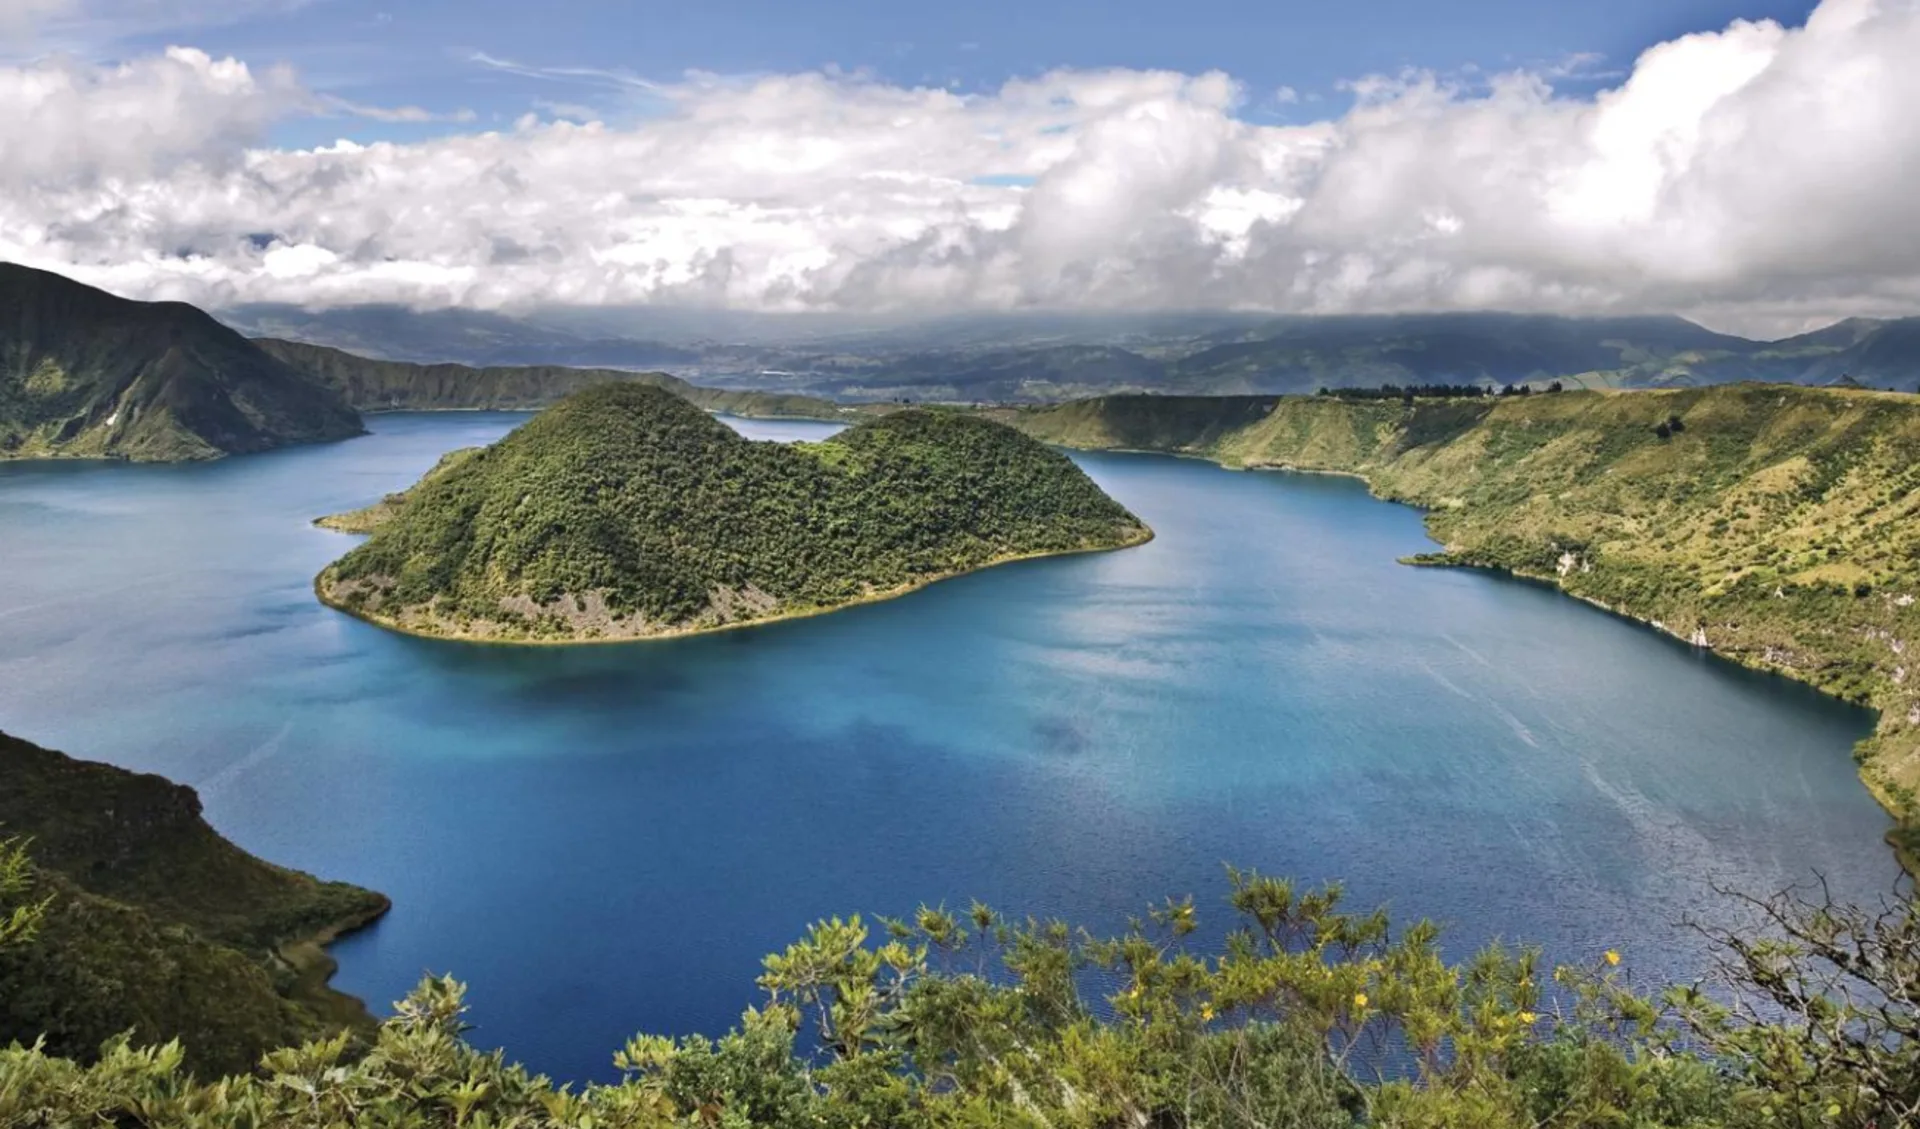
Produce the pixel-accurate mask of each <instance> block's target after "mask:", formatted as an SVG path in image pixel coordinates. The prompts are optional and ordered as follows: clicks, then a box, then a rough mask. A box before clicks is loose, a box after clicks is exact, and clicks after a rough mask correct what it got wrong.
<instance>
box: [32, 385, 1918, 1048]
mask: <svg viewBox="0 0 1920 1129" xmlns="http://www.w3.org/2000/svg"><path fill="white" fill-rule="evenodd" d="M520 418H521V417H516V416H510V415H490V414H447V415H437V416H423V415H390V416H378V417H374V418H373V419H372V420H371V426H372V427H373V431H374V434H373V435H371V436H368V437H366V438H361V439H355V440H352V441H349V442H345V443H340V444H335V445H331V446H324V447H313V448H304V449H297V450H291V451H284V452H279V453H275V454H269V455H260V456H252V457H248V458H237V459H231V460H227V461H224V462H220V463H215V464H210V465H203V466H184V467H137V466H123V465H86V464H68V465H48V464H41V465H0V727H4V728H5V729H7V730H9V731H11V732H14V733H17V734H19V735H21V736H25V737H28V738H30V739H33V740H37V741H40V742H42V743H44V744H49V745H53V746H55V747H59V748H63V749H66V750H68V751H70V752H73V753H76V754H79V755H83V756H87V757H90V758H94V759H102V760H108V761H112V762H114V763H117V764H121V765H125V766H128V767H130V768H136V769H143V770H149V771H157V772H161V773H165V774H166V775H169V776H171V777H174V778H175V779H178V780H182V781H185V782H187V783H190V784H193V785H195V786H196V787H198V788H199V789H200V791H201V793H202V795H203V796H204V797H205V800H206V806H207V812H208V815H209V817H210V818H211V819H212V821H213V822H214V824H215V825H216V826H217V827H219V828H220V830H222V831H223V832H225V833H226V834H227V835H229V836H231V837H232V838H234V839H235V840H237V841H238V842H240V843H241V844H242V845H244V846H245V847H247V848H248V849H250V850H253V851H255V852H257V853H260V854H262V855H264V856H266V857H268V858H271V859H274V860H275V861H279V862H283V863H286V864H289V865H294V866H298V867H301V868H303V869H307V870H311V871H314V872H317V873H320V874H324V875H327V876H330V877H337V878H344V879H349V880H352V881H356V882H360V883H362V884H365V885H368V886H372V887H376V888H378V889H381V890H384V891H386V892H388V893H389V894H391V895H392V896H393V899H394V902H395V909H394V911H393V913H392V915H391V916H390V917H389V918H388V919H387V920H385V921H384V922H382V923H381V924H380V925H379V926H378V927H376V928H375V929H373V930H371V931H369V932H367V933H364V934H362V935H360V936H357V937H355V938H352V939H349V940H348V941H346V942H344V943H343V944H341V945H339V946H337V948H336V952H337V954H338V956H339V957H340V959H341V963H342V971H341V974H340V977H339V980H338V983H339V984H340V986H341V987H343V988H345V989H347V990H349V991H353V992H356V993H358V994H361V995H364V996H366V997H367V998H368V999H370V1000H372V1001H374V1002H376V1004H384V1003H385V1002H386V1001H389V1000H392V999H394V998H396V997H398V996H399V995H400V994H402V993H403V992H404V991H405V990H406V989H407V988H408V986H409V985H411V984H412V983H413V982H414V981H415V980H416V979H417V978H418V977H419V976H420V975H421V974H422V973H424V972H427V971H444V970H451V971H453V972H455V973H456V974H457V975H459V976H460V977H462V978H463V979H466V980H468V981H470V982H471V983H472V984H473V986H474V994H473V1000H474V1003H475V1019H476V1020H477V1021H478V1023H479V1024H480V1025H481V1026H480V1029H479V1031H478V1032H477V1033H476V1035H477V1037H478V1038H480V1039H482V1040H483V1041H490V1042H497V1043H499V1044H502V1045H504V1046H506V1047H507V1048H508V1050H509V1051H510V1052H511V1053H512V1054H513V1055H514V1056H516V1057H518V1058H521V1059H523V1060H525V1061H528V1062H529V1063H530V1064H531V1065H533V1066H535V1067H537V1068H539V1069H542V1070H546V1071H549V1072H553V1073H556V1074H558V1075H560V1076H564V1077H583V1076H588V1075H601V1076H604V1075H605V1074H607V1073H608V1058H609V1056H610V1055H611V1053H612V1052H613V1050H614V1049H615V1048H617V1047H618V1046H619V1045H620V1044H621V1043H622V1041H623V1040H624V1039H625V1038H626V1037H627V1036H629V1035H631V1034H632V1033H634V1032H635V1031H637V1030H641V1029H647V1030H652V1031H662V1032H688V1031H694V1030H706V1031H718V1030H721V1029H724V1028H725V1027H726V1026H727V1025H728V1024H729V1023H731V1022H732V1021H733V1019H734V1018H735V1017H736V1016H737V1015H738V1013H739V1011H740V1010H741V1009H742V1008H743V1007H744V1006H746V1005H748V1004H750V1003H755V1002H757V1000H758V997H757V994H756V991H755V989H754V987H753V980H754V977H755V975H756V973H757V971H758V962H759V958H760V956H761V954H763V953H765V952H768V951H771V950H774V949H776V948H778V947H780V946H782V945H784V944H785V943H786V942H788V941H790V940H791V939H793V938H794V937H795V936H797V935H798V934H799V932H800V931H801V929H802V928H803V927H804V926H805V924H806V923H807V922H808V921H810V920H812V919H815V918H818V917H820V916H823V915H827V914H833V913H845V912H848V911H867V912H883V913H902V912H906V911H909V910H911V909H912V908H913V907H914V905H915V904H917V903H918V902H920V901H922V900H926V901H939V900H945V901H947V902H948V903H949V904H961V905H964V904H965V903H966V902H967V901H968V900H969V899H971V898H974V897H978V898H981V899H984V900H986V901H989V902H991V903H994V904H996V905H999V906H1001V907H1002V908H1005V909H1009V910H1013V911H1017V912H1020V913H1034V914H1041V915H1062V916H1066V917H1069V918H1071V919H1074V920H1076V921H1081V922H1085V923H1088V924H1091V925H1095V926H1103V927H1114V926H1117V925H1119V924H1121V923H1122V922H1123V921H1124V920H1125V918H1126V917H1127V916H1129V915H1131V914H1134V913H1137V912H1139V911H1140V910H1142V909H1144V908H1145V907H1146V905H1147V904H1148V903H1149V902H1153V901H1157V900H1159V899H1160V898H1161V897H1163V896H1165V895H1168V894H1183V893H1192V894H1194V895H1196V897H1197V899H1198V901H1199V904H1200V905H1201V906H1202V908H1203V910H1204V911H1209V912H1211V913H1212V914H1213V917H1214V920H1216V921H1217V920H1219V919H1220V917H1221V914H1220V912H1219V910H1218V907H1219V904H1220V895H1221V892H1222V891H1223V889H1224V881H1223V879H1222V876H1221V864H1222V863H1223V862H1227V861H1231V862H1234V863H1236V864H1239V865H1242V866H1255V867H1259V868H1261V869H1262V870H1266V871H1270V872H1277V873H1286V874H1292V875H1296V876H1299V877H1301V878H1304V879H1309V880H1316V881H1317V880H1326V879H1335V878H1337V879H1342V880H1345V881H1346V882H1347V884H1348V888H1349V890H1350V893H1351V898H1352V901H1353V904H1354V905H1355V906H1357V907H1361V908H1371V907H1372V906H1374V905H1375V904H1379V903H1386V904H1389V905H1390V906H1391V907H1392V908H1393V910H1394V912H1395V913H1396V915H1397V916H1399V917H1402V918H1411V917H1414V916H1421V915H1431V916H1434V917H1437V918H1439V919H1442V920H1443V921H1445V922H1446V923H1447V924H1448V926H1449V928H1450V933H1449V936H1450V938H1451V946H1452V950H1453V951H1454V952H1456V953H1459V954H1462V955H1464V954H1465V952H1466V951H1468V950H1470V949H1472V948H1474V947H1477V946H1478V945H1479V944H1481V943H1483V942H1485V941H1487V940H1489V939H1492V938H1495V937H1505V938H1509V939H1512V938H1521V939H1527V940H1532V941H1537V942H1539V943H1542V944H1544V945H1545V946H1546V947H1547V948H1548V950H1549V954H1550V955H1551V956H1553V957H1556V958H1560V959H1568V960H1583V961H1584V960H1589V959H1591V958H1592V957H1593V955H1594V954H1595V953H1597V952H1598V951H1600V950H1601V949H1603V948H1607V947H1617V948H1620V949H1622V950H1623V951H1624V952H1625V953H1626V955H1627V958H1628V961H1629V962H1630V964H1631V966H1632V967H1633V968H1634V969H1635V972H1636V974H1637V975H1639V976H1642V977H1644V978H1647V979H1653V978H1657V977H1662V976H1690V975H1692V974H1694V973H1696V972H1698V971H1699V970H1700V969H1701V968H1702V967H1703V962H1704V956H1703V953H1702V952H1701V950H1700V949H1699V947H1698V945H1697V943H1696V942H1695V941H1694V940H1693V939H1692V938H1691V937H1690V935H1688V934H1687V933H1685V932H1683V931H1681V930H1679V929H1677V928H1676V923H1677V922H1678V921H1679V919H1680V918H1681V917H1682V915H1683V914H1685V913H1687V912H1690V911H1691V912H1697V913H1706V914H1709V915H1711V914H1714V913H1716V912H1718V906H1719V905H1720V903H1719V902H1718V901H1717V900H1716V899H1715V898H1714V897H1713V895H1711V894H1710V893H1708V892H1707V890H1706V884H1707V883H1708V882H1709V881H1720V882H1723V883H1728V884H1732V885H1734V886H1738V887H1741V888H1743V889H1746V890H1750V891H1756V892H1766V891H1771V890H1773V889H1776V888H1778V887H1781V886H1784V885H1786V884H1788V883H1791V882H1795V881H1806V880H1809V879H1810V878H1811V877H1812V876H1813V874H1814V872H1815V871H1816V870H1817V871H1819V872H1821V873H1823V874H1825V875H1826V876H1827V878H1828V879H1829V880H1830V881H1831V882H1832V883H1833V885H1834V886H1835V888H1836V890H1837V891H1838V892H1839V893H1841V894H1842V895H1843V896H1852V897H1858V898H1871V897H1875V896H1877V895H1878V894H1880V893H1881V892H1883V891H1885V890H1886V889H1889V888H1890V887H1891V885H1892V883H1893V881H1894V878H1895V874H1896V868H1895V866H1894V864H1893V862H1892V859H1891V857H1890V855H1889V854H1888V852H1887V850H1886V848H1885V847H1884V846H1883V845H1882V844H1881V842H1880V835H1881V833H1882V832H1883V831H1884V830H1885V828H1886V826H1887V820H1886V818H1885V817H1884V816H1883V815H1882V813H1881V812H1880V810H1879V809H1878V808H1877V807H1876V806H1875V805H1874V803H1873V802H1872V800H1871V799H1869V798H1868V796H1867V794H1866V792H1865V791H1864V789H1863V788H1862V787H1861V786H1860V784H1859V782H1858V781H1857V780H1856V779H1855V776H1854V770H1853V766H1852V764H1851V762H1850V760H1849V757H1848V751H1849V747H1850V746H1851V744H1852V743H1853V741H1855V740H1856V739H1858V738H1859V737H1860V736H1862V735H1863V734H1865V733H1866V732H1867V730H1868V729H1869V728H1870V725H1871V720H1872V719H1871V717H1870V716H1869V715H1868V714H1866V713H1864V712H1862V711H1858V710H1854V709H1850V708H1846V707H1843V706H1840V705H1837V704H1835V703H1832V702H1829V701H1826V700H1824V699H1821V698H1819V697H1817V696H1816V695H1814V694H1812V693H1811V692H1809V691H1806V690H1803V689H1801V688H1799V687H1796V686H1793V685H1791V684H1789V683H1786V682H1783V681H1780V680H1776V679H1771V678H1766V677H1762V676H1757V675H1753V674H1749V673H1745V672H1742V671H1739V670H1737V669H1734V668H1732V667H1730V666H1728V665H1727V664H1724V663H1721V662H1718V661H1715V660H1712V659H1710V658H1707V657H1704V656H1701V655H1699V654H1696V653H1695V652H1693V651H1690V650H1689V649H1687V648H1686V647H1684V646H1681V645H1679V644H1677V643H1676V642H1674V641H1673V640H1670V639H1667V638H1664V637H1662V636H1659V635H1656V634H1654V633H1652V632H1650V631H1647V630H1645V629H1642V628H1640V627H1638V626H1636V625H1633V624H1630V623H1627V622H1624V621H1621V620H1618V619H1615V618H1612V617H1610V616H1607V615H1605V614H1603V613H1601V612H1598V611H1595V610H1593V609H1591V608H1589V607H1586V606H1585V605H1582V604H1579V603H1577V602H1575V601H1572V600H1568V599H1566V598H1564V597H1561V596H1559V595H1557V594H1555V593H1553V592H1551V591H1548V590H1546V589H1543V588H1540V587H1535V586H1530V585H1526V584H1520V583H1515V582H1512V581H1507V580H1502V579H1499V578H1496V577H1492V576H1487V575H1481V574H1475V573H1469V572H1457V571H1443V570H1433V569H1415V568H1408V567H1405V566H1402V565H1399V564H1396V563H1395V561H1396V558H1398V557H1400V556H1402V555H1405V554H1407V553H1410V552H1417V551H1420V550H1422V549H1423V548H1425V547H1427V545H1428V542H1427V540H1426V538H1425V536H1424V535H1423V533H1422V530H1421V526H1420V520H1419V516H1418V515H1417V514H1416V513H1414V512H1413V511H1411V510H1408V509H1405V508H1402V507H1398V506H1393V505H1389V504H1385V503H1382V502H1378V501H1375V500H1373V499H1371V498H1369V497H1368V496H1367V494H1366V492H1365V490H1364V489H1363V488H1362V487H1361V486H1360V485H1359V484H1358V483H1356V482H1352V481H1348V480H1344V479H1335V478H1319V477H1307V476H1293V475H1277V474H1236V473H1232V472H1228V471H1224V470H1221V469H1219V468H1216V467H1213V466H1210V465H1206V464H1202V463H1198V462H1190V461H1179V460H1173V459H1165V458H1156V457H1149V456H1135V455H1111V456H1106V455H1088V456H1081V457H1080V462H1081V464H1082V465H1083V466H1085V467H1086V468H1087V470H1088V471H1089V472H1090V473H1091V474H1093V475H1094V477H1095V478H1096V479H1098V480H1099V481H1100V483H1101V484H1102V485H1103V486H1105V487H1106V488H1107V489H1108V490H1109V491H1110V492H1111V493H1112V494H1113V495H1114V496H1115V497H1117V498H1119V499H1120V500H1121V501H1122V502H1124V503H1125V504H1126V505H1128V506H1129V507H1131V508H1132V509H1133V510H1134V511H1135V512H1137V513H1138V514H1140V515H1141V516H1142V517H1143V518H1145V519H1146V520H1147V521H1148V522H1149V523H1151V524H1152V525H1153V526H1154V528H1155V529H1156V530H1157V531H1158V533H1159V537H1158V539H1157V540H1155V541H1154V542H1152V543H1151V544H1149V545H1146V546H1143V547H1140V548H1136V549H1130V550H1126V551H1123V552H1118V553H1111V554H1104V555H1096V556H1087V557H1076V558H1063V559H1055V560H1047V561H1035V562H1028V563H1023V564H1017V565H1012V566H1008V567H1004V568H1000V569H994V570H990V571H988V572H984V573H980V574H976V575H974V576H970V577H965V578H962V579H958V580H954V581H950V582H947V583H943V584H939V585H935V586H934V587H932V588H929V589H927V590H924V591H922V592H919V593H916V594H914V595H912V596H910V597H907V598H905V599H901V600H897V601H893V602H891V603H886V604H878V605H872V606H868V607H862V608H856V609H852V610H848V611H845V612H841V613H837V614H835V615H831V616H825V617H821V618H816V619H811V620H805V621H798V622H794V623H788V624H781V625H775V626H771V627H767V628H761V629H754V630H749V631H743V632H735V633H730V634H726V635H720V636H712V637H705V638H696V639H688V640H681V641H674V642H665V643H652V644H639V645H627V646H598V647H580V648H537V649H534V648H529V649H514V648H491V647H479V646H472V645H462V644H450V643H437V642H432V641H425V640H418V639H410V638H406V637H402V636H398V635H392V634H389V633H386V632H383V631H381V630H379V629H377V628H373V627H370V626H367V625H365V624H362V623H359V622H357V621H355V620H352V619H349V618H347V617H345V616H343V615H339V614H336V613H334V612H331V611H328V610H327V609H325V608H322V607H321V606H319V605H318V604H317V603H316V602H315V601H314V600H313V598H312V595H311V593H310V591H309V587H308V585H309V581H310V578H311V577H312V575H313V574H314V573H315V572H316V571H317V570H318V569H319V568H320V567H321V566H322V565H324V564H325V563H326V562H327V561H329V560H330V559H332V558H333V557H335V556H337V555H338V554H339V553H341V552H342V551H344V550H345V549H346V548H347V547H348V546H349V544H350V543H351V542H350V539H348V538H345V537H343V536H341V535H339V534H333V533H328V532H325V531H322V530H317V529H314V528H311V527H310V526H309V525H308V521H309V519H310V518H312V517H314V516H316V515H319V514H324V513H330V512H334V511H337V510H341V509H346V508H349V507H352V506H356V505H360V504H363V503H365V502H367V501H369V500H371V499H372V498H374V497H376V496H378V495H379V494H381V493H383V492H385V491H387V490H391V489H396V488H399V487H401V486H404V485H406V484H407V483H409V482H411V481H412V480H413V479H414V478H415V477H416V476H417V475H418V474H419V473H420V472H421V471H423V470H424V469H426V468H427V467H428V466H430V465H431V464H432V463H433V462H434V460H435V459H436V458H437V457H438V456H439V455H440V454H441V453H442V452H444V451H446V450H448V449H451V448H453V447H457V446H463V445H468V444H473V443H477V442H484V441H487V440H490V439H492V438H494V437H496V436H498V435H500V434H502V433H504V432H505V431H506V430H507V429H508V428H510V427H511V426H513V425H514V424H516V423H517V422H518V421H519V419H520ZM742 426H743V429H744V430H746V431H748V432H749V433H750V434H754V435H758V436H763V437H776V438H794V437H801V436H813V435H820V434H823V433H824V432H825V431H826V430H827V428H826V427H825V426H824V425H812V424H779V425H770V424H745V425H742Z"/></svg>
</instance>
